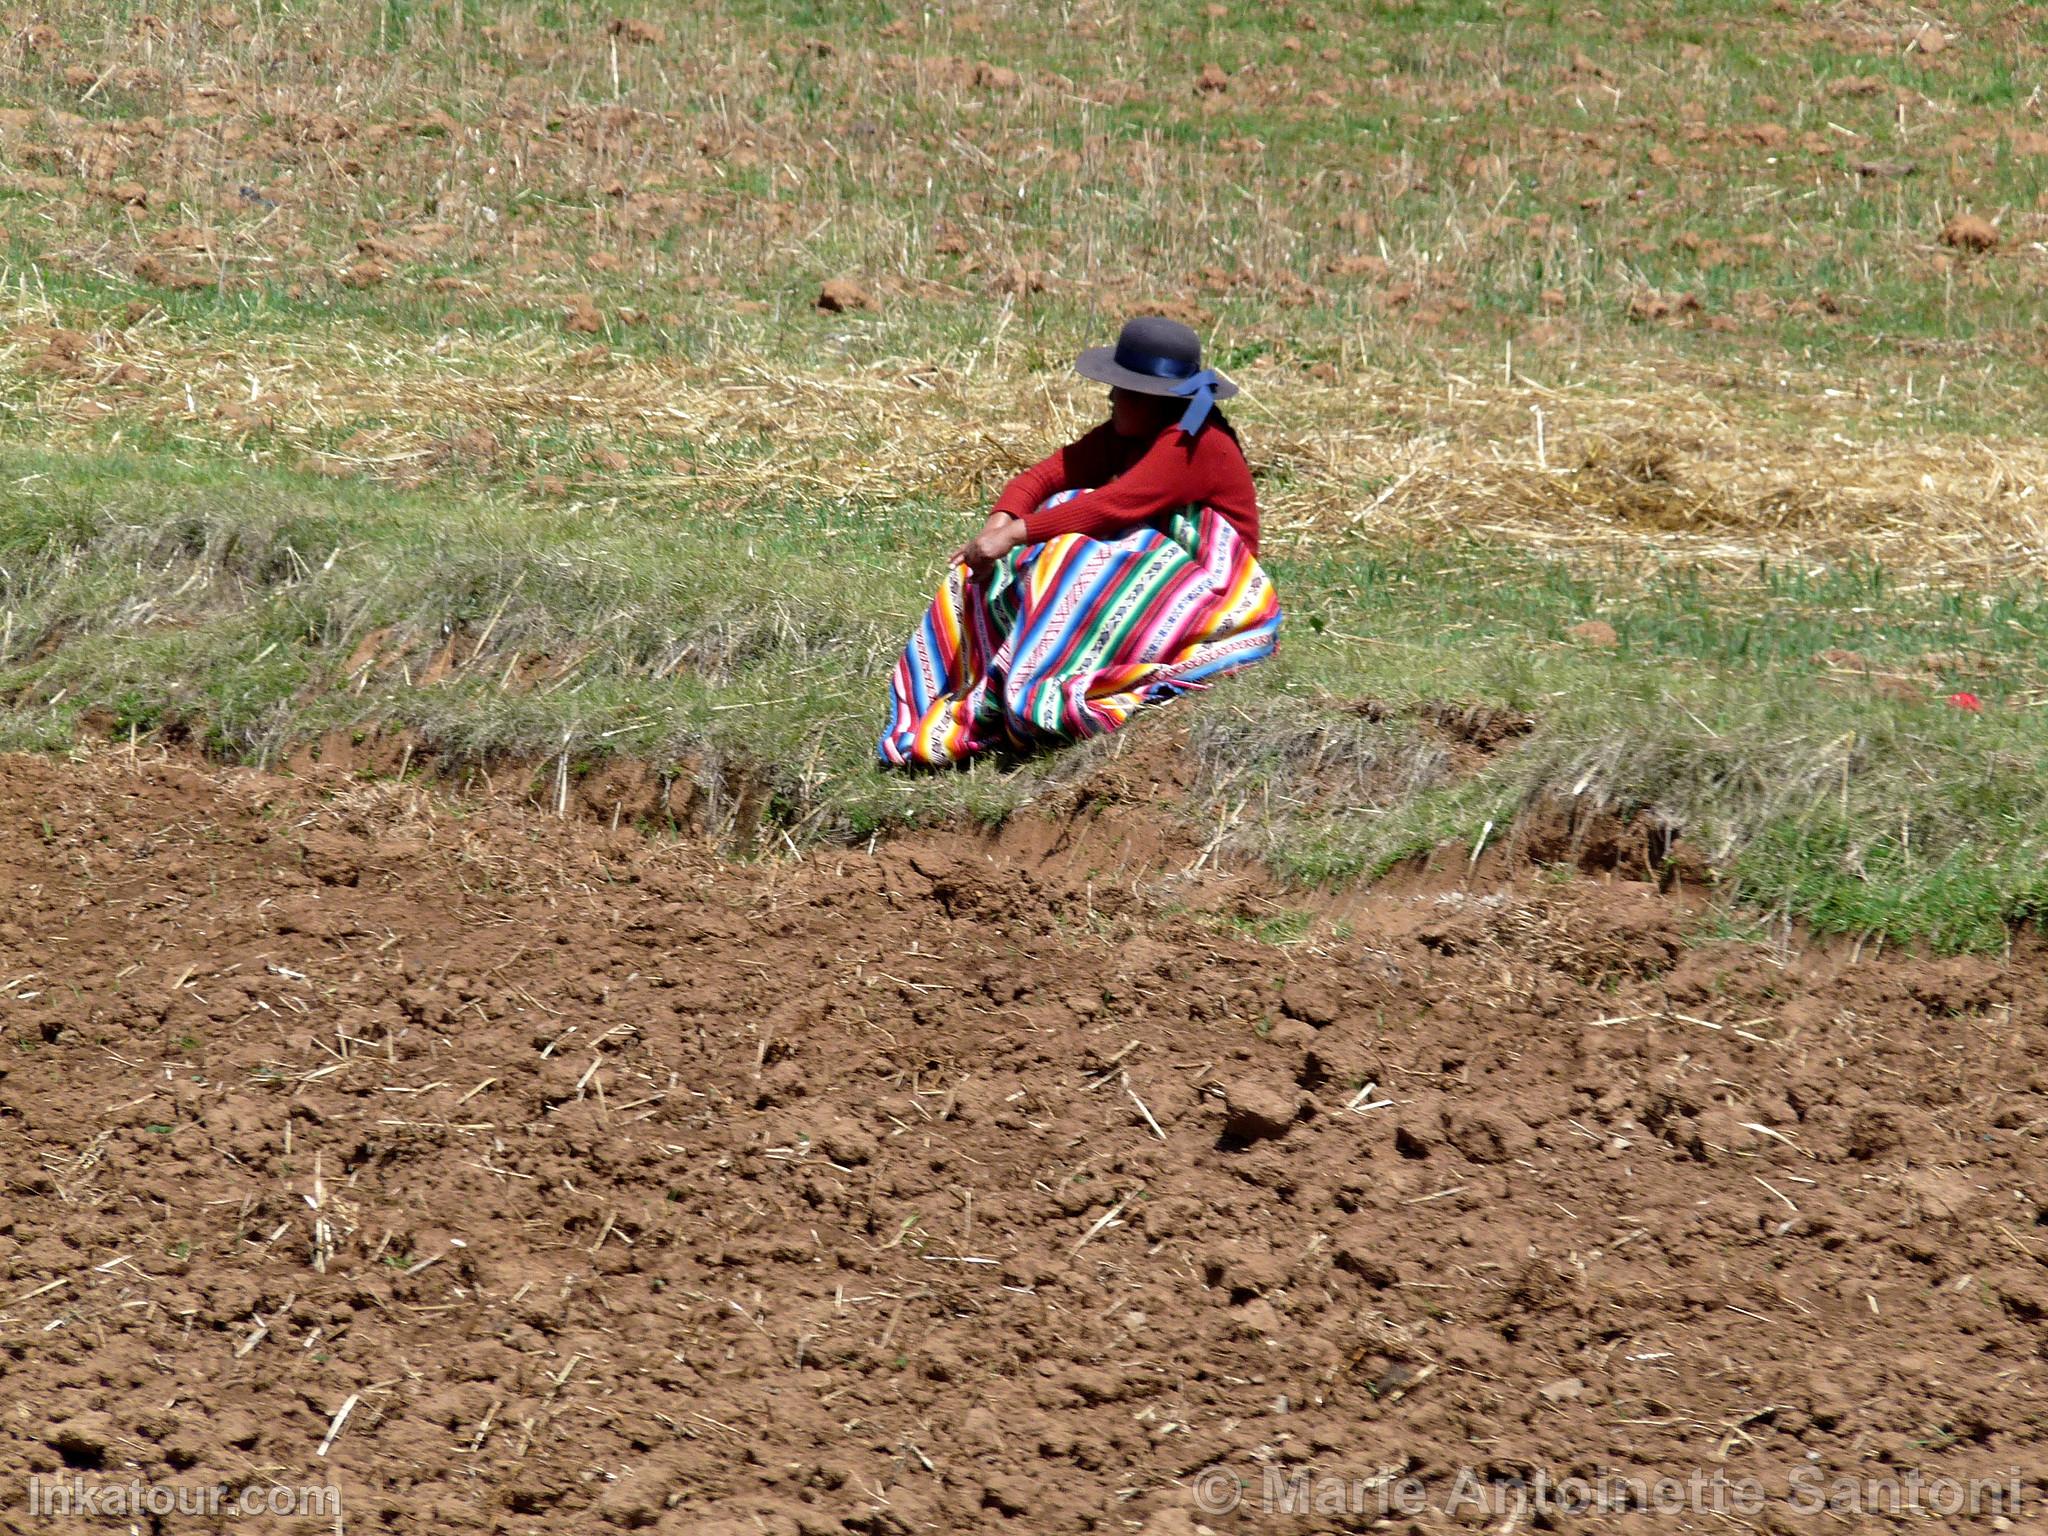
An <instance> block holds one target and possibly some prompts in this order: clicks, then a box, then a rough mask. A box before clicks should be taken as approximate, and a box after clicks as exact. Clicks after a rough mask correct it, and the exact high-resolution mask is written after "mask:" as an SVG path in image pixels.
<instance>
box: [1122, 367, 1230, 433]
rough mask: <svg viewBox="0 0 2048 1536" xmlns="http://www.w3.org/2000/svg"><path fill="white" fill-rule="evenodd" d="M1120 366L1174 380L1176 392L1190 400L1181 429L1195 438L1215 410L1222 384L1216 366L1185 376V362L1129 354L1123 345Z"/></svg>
mask: <svg viewBox="0 0 2048 1536" xmlns="http://www.w3.org/2000/svg"><path fill="white" fill-rule="evenodd" d="M1116 361H1117V365H1118V366H1119V367H1122V368H1128V369H1130V370H1131V372H1133V373H1149V374H1151V375H1152V377H1153V378H1155V379H1173V380H1176V381H1177V382H1176V383H1175V384H1174V386H1173V394H1174V395H1175V396H1176V397H1178V398H1180V399H1184V400H1186V401H1187V402H1188V408H1187V410H1186V411H1185V412H1183V413H1182V415H1181V418H1180V429H1181V431H1183V432H1185V433H1187V435H1188V436H1189V437H1193V436H1194V435H1195V434H1196V433H1197V432H1199V431H1201V430H1202V423H1203V422H1205V421H1207V420H1208V419H1209V413H1210V412H1211V411H1213V410H1215V409H1216V386H1217V385H1218V384H1220V383H1222V382H1223V381H1222V379H1221V378H1219V377H1218V376H1217V373H1216V370H1215V369H1214V368H1204V369H1203V370H1202V371H1201V372H1199V373H1191V374H1186V375H1183V374H1182V373H1181V371H1180V370H1181V368H1182V367H1183V366H1185V365H1184V364H1182V363H1180V362H1177V361H1176V360H1175V359H1173V358H1170V357H1157V356H1153V357H1146V356H1142V355H1139V354H1134V353H1127V352H1125V351H1124V350H1123V349H1122V348H1121V347H1119V348H1118V349H1117V352H1116Z"/></svg>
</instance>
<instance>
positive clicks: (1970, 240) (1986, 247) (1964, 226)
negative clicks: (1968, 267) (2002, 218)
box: [1941, 213, 1998, 253]
mask: <svg viewBox="0 0 2048 1536" xmlns="http://www.w3.org/2000/svg"><path fill="white" fill-rule="evenodd" d="M1941 243H1942V244H1943V245H1946V246H1952V247H1953V248H1955V249H1956V250H1959V251H1973V252H1978V253H1982V252H1984V251H1991V250H1996V249H1997V248H1998V227H1997V226H1996V225H1994V224H1993V223H1991V221H1990V220H1988V219H1982V218H1979V217H1978V216H1977V215H1976V214H1974V213H1959V214H1957V215H1956V216H1955V217H1954V218H1952V219H1950V220H1949V221H1948V222H1947V223H1946V224H1944V225H1942V226H1941Z"/></svg>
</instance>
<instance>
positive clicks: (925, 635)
mask: <svg viewBox="0 0 2048 1536" xmlns="http://www.w3.org/2000/svg"><path fill="white" fill-rule="evenodd" d="M1074 494H1076V493H1074V492H1071V491H1068V492H1063V493H1062V494H1061V495H1059V496H1056V497H1053V498H1052V500H1051V501H1048V502H1047V503H1046V505H1048V506H1051V505H1054V504H1056V503H1058V502H1060V501H1064V500H1066V499H1067V498H1068V497H1069V496H1072V495H1074ZM1279 638H1280V601H1279V598H1278V597H1277V596H1276V595H1275V594H1274V591H1273V583H1272V582H1271V581H1269V580H1268V579H1267V577H1266V573H1265V572H1264V571H1263V570H1262V569H1260V567H1259V563H1258V561H1257V560H1256V559H1254V558H1253V556H1252V552H1251V550H1250V549H1248V548H1247V547H1246V545H1245V543H1244V541H1243V540H1242V539H1240V538H1239V537H1238V536H1237V531H1236V530H1235V529H1234V528H1232V527H1231V526H1230V524H1229V523H1228V522H1226V521H1225V520H1224V519H1223V518H1222V517H1220V516H1219V515H1217V514H1216V513H1215V512H1213V511H1211V510H1210V509H1208V508H1206V507H1199V508H1195V507H1191V508H1188V509H1186V510H1184V511H1180V512H1176V513H1174V514H1173V515H1172V517H1171V518H1170V519H1168V521H1167V522H1166V524H1165V528H1164V531H1162V530H1161V529H1160V528H1158V527H1155V526H1151V525H1146V526H1142V527H1138V528H1134V529H1132V530H1131V531H1130V532H1128V533H1126V534H1123V535H1122V536H1120V537H1118V538H1114V539H1092V538H1088V537H1086V536H1084V535H1082V534H1078V533H1067V534H1061V535H1059V536H1058V537H1057V538H1053V539H1048V540H1047V541H1046V542H1045V543H1043V544H1035V545H1030V546H1027V547H1025V548H1022V549H1017V550H1013V551H1011V553H1009V554H1008V555H1005V556H1004V557H1003V558H1002V559H1001V560H1000V561H998V562H997V564H996V566H995V568H994V569H993V570H992V571H990V573H989V577H988V580H987V581H986V582H979V581H976V580H974V579H973V578H972V577H971V576H970V575H968V572H967V568H966V567H965V566H964V565H956V566H954V568H953V570H952V573H951V574H950V575H948V576H947V577H946V582H945V585H944V586H942V587H941V588H940V589H939V595H938V596H937V598H935V599H934V600H933V602H932V606H931V611H930V612H929V613H927V614H926V615H925V619H924V622H923V623H922V624H920V625H919V626H918V628H917V631H916V633H915V634H913V635H912V636H911V637H910V643H909V644H908V645H907V646H905V647H904V650H903V658H902V660H900V661H898V662H897V663H896V671H895V675H894V676H893V677H892V678H891V679H890V682H889V720H888V725H887V726H886V728H885V729H884V730H883V732H882V739H881V742H880V745H879V748H878V750H879V754H880V756H881V759H882V761H883V762H884V763H889V764H895V765H899V766H900V765H904V764H909V763H947V762H956V761H958V760H959V759H961V758H964V757H971V756H973V755H974V754H975V753H977V752H985V751H987V750H988V749H989V748H991V747H997V746H1001V747H1007V748H1009V749H1011V750H1015V751H1026V750H1029V749H1031V748H1033V747H1037V746H1042V745H1044V744H1046V743H1048V742H1056V741H1073V740H1078V739H1080V738H1082V737H1085V736H1099V735H1101V734H1102V733H1103V732H1105V731H1113V730H1115V729H1116V728H1117V727H1118V726H1120V725H1122V724H1123V723H1124V721H1126V720H1127V719H1129V718H1130V717H1131V715H1132V714H1133V713H1134V712H1135V711H1136V710H1137V708H1138V706H1139V705H1141V704H1145V703H1150V702H1153V701H1156V700H1159V699H1165V698H1170V697H1172V696H1173V695H1174V694H1177V693H1182V692H1185V691H1186V690H1188V689H1192V688H1199V687H1201V686H1202V685H1203V683H1204V682H1205V680H1207V679H1209V678H1212V677H1215V676H1217V675H1218V674H1220V673H1224V672H1230V671H1234V670H1235V669H1236V668H1238V667H1243V666H1249V665H1250V664H1251V663H1252V662H1255V661H1260V660H1263V659H1264V658H1265V657H1267V656H1270V655H1272V653H1273V648H1274V646H1275V645H1276V644H1277V642H1278V641H1279Z"/></svg>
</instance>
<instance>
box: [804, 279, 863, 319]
mask: <svg viewBox="0 0 2048 1536" xmlns="http://www.w3.org/2000/svg"><path fill="white" fill-rule="evenodd" d="M874 307H875V300H874V295H873V294H871V293H869V292H868V291H867V289H866V288H864V287H862V286H861V285H860V284H859V283H858V282H856V281H855V280H854V279H853V278H850V277H835V278H831V279H829V280H827V282H826V283H825V286H824V287H823V288H821V289H819V290H818V308H819V309H821V310H823V311H825V313H827V314H831V315H842V314H847V313H850V312H851V311H853V310H857V309H873V308H874Z"/></svg>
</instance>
